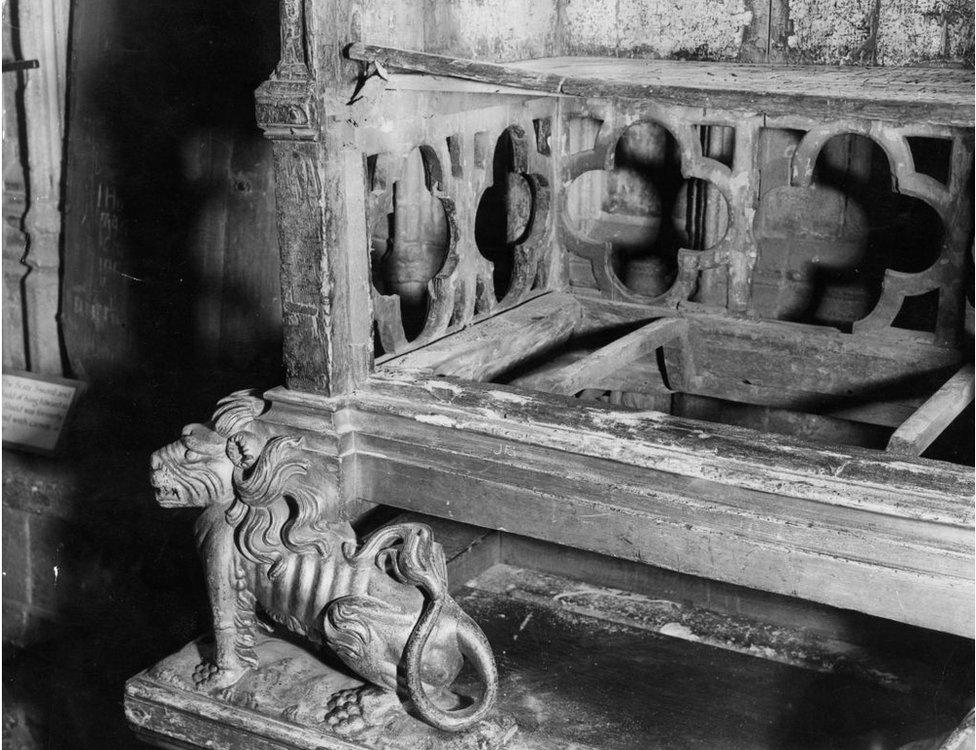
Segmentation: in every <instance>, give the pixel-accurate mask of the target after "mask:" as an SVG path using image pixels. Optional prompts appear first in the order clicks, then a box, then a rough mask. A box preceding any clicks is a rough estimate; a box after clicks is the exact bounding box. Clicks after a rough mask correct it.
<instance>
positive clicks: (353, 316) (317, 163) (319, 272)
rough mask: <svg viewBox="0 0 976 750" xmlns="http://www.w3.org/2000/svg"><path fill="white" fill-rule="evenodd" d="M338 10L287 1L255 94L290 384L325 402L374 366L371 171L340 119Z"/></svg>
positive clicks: (299, 0) (350, 387)
mask: <svg viewBox="0 0 976 750" xmlns="http://www.w3.org/2000/svg"><path fill="white" fill-rule="evenodd" d="M335 10H336V9H335V8H334V7H332V5H331V4H330V3H316V2H312V0H307V1H306V0H281V61H280V62H279V63H278V65H277V67H276V68H275V70H274V73H273V74H272V75H271V78H270V79H269V80H268V81H266V82H265V83H264V84H262V85H261V86H260V87H259V88H258V90H257V92H256V102H257V105H256V107H257V122H258V125H259V126H260V127H261V128H262V130H264V133H265V136H266V137H267V138H269V139H270V140H271V141H272V143H273V151H274V172H275V197H276V200H277V225H278V241H279V246H280V252H281V305H282V321H283V328H284V361H285V372H286V384H287V386H288V387H289V388H291V389H294V390H301V391H307V392H312V393H317V394H322V395H325V396H337V395H341V394H343V393H348V392H350V391H351V390H353V389H354V388H355V387H356V385H357V384H358V383H360V382H362V380H363V379H365V378H366V377H367V375H368V374H369V370H370V367H371V365H372V343H371V342H372V338H371V328H372V313H371V302H370V294H369V267H368V263H369V261H368V249H367V237H366V208H365V187H364V171H365V170H364V164H363V157H362V155H361V154H360V152H359V151H358V150H357V149H356V148H355V147H354V146H353V145H352V144H351V138H349V137H348V133H347V132H346V131H347V130H348V129H349V128H350V127H351V126H350V125H349V124H348V123H346V122H344V120H343V118H342V117H341V115H342V113H341V111H340V107H343V106H344V105H343V104H342V103H341V101H342V100H341V97H340V96H339V94H340V90H341V88H342V83H343V82H342V80H341V78H342V71H343V68H342V65H341V63H340V62H339V60H340V50H339V48H338V44H337V39H338V36H339V35H340V31H339V28H342V27H336V26H335V24H334V21H335V19H332V18H326V16H331V15H335ZM316 28H322V29H325V30H326V31H325V32H323V33H327V34H328V35H329V36H331V37H335V39H319V38H318V35H317V34H316ZM333 57H334V58H335V59H334V60H333V59H331V58H333ZM326 58H329V59H326Z"/></svg>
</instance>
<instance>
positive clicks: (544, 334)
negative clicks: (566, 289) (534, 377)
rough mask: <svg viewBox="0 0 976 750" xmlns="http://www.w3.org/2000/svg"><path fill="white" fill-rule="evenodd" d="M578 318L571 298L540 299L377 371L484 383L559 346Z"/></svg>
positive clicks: (579, 314) (389, 362) (547, 296)
mask: <svg viewBox="0 0 976 750" xmlns="http://www.w3.org/2000/svg"><path fill="white" fill-rule="evenodd" d="M581 317H582V308H581V307H580V304H579V303H578V302H577V301H576V299H575V298H574V297H573V296H572V295H571V294H563V293H556V292H554V293H551V294H545V295H542V296H540V297H535V298H534V299H531V300H529V301H528V302H525V303H523V304H522V305H519V306H518V307H516V308H513V309H510V310H507V311H506V312H504V313H502V314H500V315H496V316H494V317H492V318H489V319H487V320H484V321H482V322H480V323H476V324H474V325H472V326H470V327H468V328H465V329H463V330H461V331H459V332H457V333H453V334H450V335H448V336H445V337H444V338H442V339H438V340H437V341H435V342H433V343H432V344H429V345H428V346H425V347H423V348H421V349H416V350H414V351H412V352H408V353H407V354H403V355H401V356H399V357H393V358H392V359H388V360H387V361H386V362H384V363H383V365H382V366H381V367H380V369H381V370H412V371H418V372H427V373H432V374H436V375H443V376H452V377H457V378H465V379H468V380H488V379H490V378H492V377H494V376H496V375H498V374H500V373H502V372H504V371H506V370H508V369H509V368H510V367H513V366H515V365H517V364H519V363H521V362H524V361H527V360H530V359H532V358H533V357H537V356H539V355H540V354H542V353H543V352H546V351H548V350H550V349H553V348H555V347H558V346H560V345H561V344H563V343H564V342H565V341H566V340H567V339H569V337H570V335H572V333H573V331H574V329H575V328H576V325H577V324H578V323H579V321H580V318H581Z"/></svg>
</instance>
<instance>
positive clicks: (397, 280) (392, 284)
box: [367, 117, 552, 358]
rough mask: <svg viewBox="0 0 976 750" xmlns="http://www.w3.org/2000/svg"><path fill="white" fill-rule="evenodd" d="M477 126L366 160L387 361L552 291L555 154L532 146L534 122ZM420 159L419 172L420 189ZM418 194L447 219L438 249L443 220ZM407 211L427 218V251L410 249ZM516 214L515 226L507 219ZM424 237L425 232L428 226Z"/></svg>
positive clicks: (378, 318)
mask: <svg viewBox="0 0 976 750" xmlns="http://www.w3.org/2000/svg"><path fill="white" fill-rule="evenodd" d="M472 122H473V123H477V124H478V125H480V126H483V127H484V128H485V129H483V130H481V129H479V130H473V129H466V130H463V131H460V132H453V133H450V134H448V135H445V134H443V133H440V134H438V133H435V134H433V135H432V134H430V133H429V132H428V133H426V134H425V137H424V139H423V142H422V143H420V144H418V145H415V146H412V147H409V146H404V145H402V144H400V148H398V149H397V150H395V151H384V152H381V153H377V154H375V155H373V156H370V157H368V159H367V164H368V168H367V219H368V222H367V223H368V231H369V236H370V240H371V246H372V252H371V256H372V270H373V290H372V291H373V310H374V319H375V325H376V336H377V339H378V342H379V348H380V349H381V353H380V356H382V357H384V358H385V357H388V356H391V355H395V354H398V353H401V352H403V351H406V350H409V349H412V348H415V347H416V346H420V345H422V344H426V343H429V342H431V341H433V340H436V339H437V338H440V337H442V336H444V335H446V334H448V333H451V332H453V331H455V330H458V329H460V328H462V327H464V326H466V325H468V324H470V323H471V322H472V321H474V320H476V319H477V318H479V317H481V316H484V315H489V314H494V313H496V312H498V311H500V310H501V309H504V308H507V307H511V306H514V305H517V304H519V303H520V302H522V301H524V300H526V299H528V298H529V297H530V296H532V295H534V294H536V293H539V292H540V291H541V290H543V289H546V288H547V287H548V284H549V265H550V263H549V252H550V246H551V244H552V243H551V227H550V222H549V202H550V185H549V180H548V178H547V176H546V174H547V173H548V172H549V170H550V166H549V155H548V154H545V153H541V150H540V149H538V148H536V146H535V144H534V142H531V141H532V139H531V137H530V135H528V134H531V133H533V131H534V130H535V129H536V128H535V127H534V125H533V121H532V119H531V118H530V119H528V122H527V123H523V122H520V121H515V122H513V121H512V118H511V117H507V118H505V119H504V120H503V121H501V122H498V118H497V117H496V122H494V123H492V122H491V121H490V118H488V121H486V119H485V118H481V119H480V120H479V119H477V118H472ZM434 144H438V145H436V146H435V145H434ZM506 144H507V148H505V150H506V159H507V161H508V162H509V163H508V164H507V165H503V164H500V161H499V159H498V158H496V157H497V153H498V151H499V150H500V149H501V148H502V147H503V146H506ZM418 153H419V161H420V163H421V164H422V172H423V179H422V180H421V181H419V182H418V179H417V176H416V174H417V161H418V157H417V154H418ZM506 159H502V160H501V161H502V162H504V161H506ZM504 166H507V168H502V167H504ZM418 188H422V190H426V191H427V193H428V195H429V196H430V198H431V199H432V200H433V201H434V202H436V203H437V204H439V207H440V209H441V211H442V213H443V221H442V222H441V223H442V225H443V231H442V232H441V233H440V234H441V245H438V242H437V237H436V235H438V221H437V220H436V219H433V220H432V219H431V214H430V213H429V207H428V206H425V205H424V199H423V198H422V197H421V198H420V199H419V200H418V199H417V197H416V196H417V194H418ZM507 199H510V205H509V204H506V203H505V202H506V200H507ZM500 207H502V208H505V210H504V211H499V208H500ZM406 211H413V212H414V213H419V215H420V216H421V218H424V217H426V219H425V221H426V227H427V228H428V229H430V230H433V231H428V234H432V235H434V236H433V237H430V238H428V241H427V242H426V247H427V250H428V251H427V252H419V251H418V248H420V247H421V246H422V245H425V243H424V242H418V241H412V242H404V236H405V233H404V232H403V231H400V230H399V224H398V222H401V223H402V222H404V221H406V223H408V224H410V223H412V222H411V221H410V220H409V219H406V220H405V219H404V218H403V217H404V213H405V212H406ZM398 212H399V214H398ZM512 212H514V213H516V214H517V215H518V217H519V219H518V220H517V221H512V220H511V213H512ZM499 214H502V215H499ZM492 222H494V224H493V223H492ZM419 223H420V224H421V225H423V224H424V221H420V222H419ZM486 227H487V230H486ZM412 228H413V229H417V227H412ZM479 228H480V231H479ZM420 230H421V231H420V234H423V230H424V227H423V226H421V227H420ZM513 230H515V231H513ZM479 235H485V236H487V238H488V239H487V241H486V239H485V237H484V236H479ZM479 240H481V242H480V245H481V247H479ZM398 242H399V246H398ZM486 243H487V244H486ZM405 245H410V248H407V247H405ZM411 248H412V249H411ZM407 250H410V251H409V252H406V251H407ZM411 253H412V254H411ZM418 284H419V285H421V286H420V287H418ZM418 305H420V306H421V307H422V308H423V309H422V310H421V311H420V313H421V320H420V321H419V322H418V321H417V320H415V319H411V317H412V316H410V315H409V314H408V313H409V312H410V311H411V309H413V310H414V311H416V308H417V306H418Z"/></svg>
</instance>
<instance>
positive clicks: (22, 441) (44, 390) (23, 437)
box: [3, 373, 78, 452]
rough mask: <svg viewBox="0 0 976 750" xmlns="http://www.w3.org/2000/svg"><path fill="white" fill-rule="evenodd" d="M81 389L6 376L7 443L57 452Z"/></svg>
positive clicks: (5, 425)
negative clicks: (69, 411)
mask: <svg viewBox="0 0 976 750" xmlns="http://www.w3.org/2000/svg"><path fill="white" fill-rule="evenodd" d="M77 390H78V388H77V386H74V385H69V384H63V383H58V382H51V381H48V380H42V379H38V378H33V377H30V376H28V375H12V374H9V373H4V374H3V442H4V443H8V444H14V446H15V447H16V446H17V445H20V446H23V447H24V448H27V449H31V448H33V449H35V450H40V451H43V452H50V451H53V450H54V449H55V448H56V447H57V444H58V440H59V438H60V437H61V430H62V428H63V427H64V423H65V419H66V418H67V416H68V410H69V409H70V408H71V404H72V403H73V402H74V398H75V394H76V392H77Z"/></svg>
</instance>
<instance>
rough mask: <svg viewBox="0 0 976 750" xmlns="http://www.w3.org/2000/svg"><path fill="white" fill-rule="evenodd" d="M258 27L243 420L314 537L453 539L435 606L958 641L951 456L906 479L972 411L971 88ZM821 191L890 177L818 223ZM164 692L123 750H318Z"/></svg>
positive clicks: (957, 466) (216, 705)
mask: <svg viewBox="0 0 976 750" xmlns="http://www.w3.org/2000/svg"><path fill="white" fill-rule="evenodd" d="M340 7H342V8H344V9H343V10H337V8H340ZM282 9H283V13H282V36H281V38H282V56H281V62H280V64H279V65H278V67H277V69H276V70H275V72H274V74H273V75H272V77H271V79H270V80H269V81H267V83H265V84H264V85H263V86H262V87H261V88H260V89H259V90H258V92H257V119H258V122H259V124H260V126H261V127H262V128H263V129H264V131H265V133H266V135H267V137H268V138H269V139H271V141H272V142H273V147H274V160H275V174H276V194H277V212H278V230H279V238H280V248H281V274H282V283H283V295H282V305H283V312H284V326H285V330H284V351H285V359H286V366H287V381H286V384H285V386H283V387H281V388H277V389H274V390H272V391H270V392H267V393H265V394H264V399H265V400H266V402H267V404H268V408H267V410H266V411H265V412H264V413H263V414H261V415H260V416H259V417H258V419H259V420H260V421H261V422H262V423H264V424H265V425H266V426H267V427H268V428H269V429H273V430H274V431H275V432H276V433H277V434H281V435H287V436H294V437H301V438H302V440H303V442H302V450H303V451H304V454H305V458H306V460H307V461H308V462H309V464H311V465H312V466H313V467H314V470H315V472H316V474H317V476H319V477H321V481H322V482H328V483H331V484H332V486H333V487H334V488H335V492H336V493H337V496H338V497H339V498H340V502H341V505H342V507H343V509H344V513H345V515H346V517H348V518H350V519H354V518H357V517H359V516H360V515H361V514H362V513H364V512H365V511H367V510H369V509H370V508H373V507H375V506H378V505H382V506H388V507H393V508H398V509H402V510H403V511H409V512H412V513H416V514H422V515H423V516H426V517H433V518H436V519H445V520H447V521H452V522H456V523H457V524H461V525H460V526H451V525H448V526H445V527H444V528H445V529H453V531H445V532H444V533H445V534H448V535H450V534H456V535H457V537H456V540H455V541H456V549H458V550H463V551H465V555H461V554H460V552H458V554H457V555H456V556H455V557H451V555H450V554H449V562H450V565H451V566H452V567H451V570H452V574H453V575H454V576H455V577H456V578H458V579H459V580H458V583H463V579H464V578H465V577H471V576H472V575H473V574H475V573H477V572H478V570H479V569H480V568H483V567H484V566H485V565H487V564H488V563H489V562H497V561H498V560H499V557H498V555H499V554H503V553H500V552H499V549H508V550H510V551H511V550H516V549H522V550H527V549H530V548H531V549H534V550H535V553H534V554H535V555H536V556H539V555H544V554H550V555H556V556H557V557H558V556H559V555H562V557H560V558H559V559H561V560H563V561H564V562H563V563H560V564H565V565H566V566H568V567H569V568H574V566H575V568H574V570H575V569H578V571H577V572H578V574H579V575H585V573H586V570H587V566H590V567H589V570H590V571H591V572H593V574H594V575H595V576H597V577H598V578H599V577H600V576H601V575H603V574H600V573H599V572H598V571H600V570H604V568H603V567H601V566H609V567H606V569H607V570H610V569H613V570H617V571H619V570H623V569H624V567H622V566H626V569H627V570H628V571H631V572H630V573H628V575H631V576H632V577H633V576H638V577H639V576H641V575H645V574H644V573H639V572H634V571H639V570H640V569H641V568H644V567H646V568H647V570H655V571H662V570H663V571H674V572H675V573H676V574H681V575H684V576H691V577H694V579H693V580H708V581H716V582H722V583H724V584H730V585H732V586H734V587H745V589H748V590H756V591H759V592H768V593H769V594H771V595H776V596H782V597H792V598H794V599H799V600H806V601H810V602H814V603H817V604H819V605H827V606H828V607H829V608H836V609H838V610H845V611H853V612H857V613H862V614H863V615H869V616H872V617H877V618H884V619H885V620H890V621H895V622H898V623H905V624H908V625H911V626H918V627H921V628H925V629H929V630H932V631H940V632H942V633H947V634H952V635H956V636H963V637H965V638H970V639H971V638H972V637H973V635H974V621H973V600H974V581H973V532H974V521H973V494H974V482H973V469H972V466H971V465H967V464H966V462H967V461H971V451H970V453H969V456H968V458H965V457H964V458H963V459H961V461H962V462H961V463H960V462H953V461H950V460H943V459H932V458H927V457H924V456H923V454H926V451H929V450H930V449H931V448H932V446H935V447H936V448H938V447H939V445H940V443H939V440H940V436H942V437H941V440H942V444H943V448H945V445H944V444H945V443H946V442H948V443H950V444H951V443H957V442H958V441H959V440H960V438H959V437H958V435H965V434H966V433H965V420H966V419H967V414H966V409H967V408H971V407H970V406H969V405H970V404H971V402H972V400H973V363H972V348H973V344H972V341H973V339H972V336H973V306H972V296H971V295H972V286H971V278H972V273H973V272H972V257H973V256H972V248H973V231H972V228H973V187H972V186H973V107H972V95H973V77H972V72H971V71H962V70H951V69H912V70H908V69H892V68H886V69H882V68H870V69H864V68H815V67H796V66H794V67H772V66H767V65H743V64H723V63H697V62H674V61H655V60H632V59H608V58H550V59H539V60H531V61H527V62H523V63H517V64H504V65H503V64H494V63H489V62H477V61H472V60H466V59H456V58H449V57H443V56H438V55H433V54H427V53H423V52H415V51H408V50H404V49H396V48H392V47H382V46H376V45H372V44H369V43H368V40H363V39H361V36H362V32H361V28H362V19H361V17H360V13H362V11H361V10H360V9H359V8H357V7H356V6H355V5H350V6H349V7H348V8H345V7H344V4H330V3H317V2H307V3H304V4H303V3H301V2H299V0H285V1H284V2H283V3H282ZM852 136H856V137H857V138H852ZM838 144H840V145H838ZM838 159H841V160H844V159H846V160H847V161H848V166H849V163H850V160H852V159H853V160H854V161H855V162H856V163H857V164H860V165H861V168H862V171H863V172H864V173H865V175H866V174H867V173H869V172H870V173H873V174H875V175H876V174H878V173H887V175H888V177H889V178H890V180H889V181H888V182H887V183H885V184H883V185H880V186H879V184H878V182H877V180H874V181H871V180H868V179H867V177H865V182H864V184H863V190H862V192H861V193H859V194H857V195H853V194H851V193H844V192H843V191H841V190H838V189H836V187H837V186H836V185H835V184H833V183H831V174H832V171H831V170H832V165H834V166H835V165H836V162H837V160H838ZM872 170H873V172H872ZM882 187H883V188H884V189H883V190H881V188H882ZM882 194H883V195H884V197H883V199H882V198H881V197H879V196H881V195H882ZM852 195H853V197H852ZM879 202H880V203H879ZM876 204H877V205H883V206H884V207H885V208H882V209H878V208H877V206H876ZM879 211H880V214H879ZM879 215H883V217H884V218H885V221H887V222H888V223H887V224H886V226H887V227H888V230H887V234H885V233H884V232H882V233H881V234H880V235H873V239H872V240H870V242H868V244H867V246H866V247H865V245H864V239H863V238H864V236H866V234H865V233H866V232H868V230H869V229H870V228H871V227H872V226H874V225H876V224H877V222H878V221H879V220H878V218H877V217H878V216H879ZM838 217H840V219H838ZM831 221H832V222H833V223H832V224H831V223H830V222H831ZM838 222H839V223H838ZM923 245H924V248H923V247H922V246H923ZM969 413H971V411H970V412H969ZM960 424H962V425H963V427H962V428H960V427H959V425H960ZM950 425H954V426H955V427H954V429H956V430H957V432H955V433H951V432H950V434H949V435H948V436H943V433H944V432H946V430H947V428H950ZM970 437H971V435H970ZM951 448H952V446H951V445H950V446H949V449H947V450H942V452H941V453H938V455H942V456H951V454H952V450H951ZM499 539H503V540H507V541H502V542H500V541H498V540H499ZM479 545H480V546H479ZM492 545H494V546H492ZM499 545H500V546H499ZM505 545H508V546H507V547H505ZM554 545H558V547H556V546H554ZM475 547H478V549H479V550H480V551H479V552H478V553H477V554H475V553H473V552H472V550H473V549H474V548H475ZM539 550H543V552H540V551H539ZM545 550H548V552H545ZM553 550H561V551H560V552H558V554H557V553H556V552H553ZM571 550H577V551H579V552H580V554H582V555H588V554H589V553H596V554H595V555H592V556H590V557H586V558H585V559H586V560H588V561H589V562H588V563H586V564H585V565H584V564H582V563H578V562H576V563H570V562H567V561H568V560H569V557H567V555H569V556H571V555H570V552H569V551H571ZM511 554H515V553H514V552H511ZM478 555H481V556H482V557H480V558H479V557H478ZM503 556H504V554H503ZM611 558H612V559H613V560H615V561H616V562H599V560H605V561H606V560H610V559H611ZM574 559H576V558H574ZM579 559H583V558H579ZM614 566H616V567H614ZM556 567H558V565H556ZM580 571H582V572H580ZM648 575H649V574H648ZM604 578H606V576H604ZM689 580H692V579H689ZM783 601H785V599H784V600H783ZM178 668H179V664H177V663H176V662H174V663H173V664H171V665H170V671H169V672H167V671H166V669H159V668H157V669H156V671H155V672H153V671H152V670H150V672H148V673H146V674H144V675H141V676H137V677H136V678H133V680H132V681H130V683H129V686H128V688H127V711H128V715H129V719H130V722H131V723H132V724H133V726H135V727H136V728H137V729H139V730H140V731H141V732H143V733H144V734H145V735H146V736H151V737H152V738H153V739H154V741H157V742H163V743H166V742H168V743H171V744H172V746H184V744H189V745H194V746H195V745H196V744H200V743H201V742H202V740H201V737H204V736H209V737H211V738H216V739H214V741H215V742H216V744H215V745H214V746H219V747H224V746H233V743H234V742H235V741H240V740H239V737H240V736H241V735H240V733H241V732H244V733H245V734H246V736H248V737H250V738H251V740H250V741H252V742H253V743H255V744H250V745H249V746H250V747H259V746H260V747H321V746H328V747H333V746H335V747H347V745H346V744H342V741H340V740H338V739H334V738H333V739H329V738H328V737H327V735H323V734H316V733H315V732H312V730H310V729H308V727H307V726H304V727H301V726H299V725H298V724H295V723H290V722H289V720H288V718H287V717H284V718H283V717H282V716H281V715H280V714H275V711H276V710H280V705H278V704H274V705H271V704H273V703H274V701H273V700H272V699H271V698H268V699H267V700H266V701H265V703H262V700H264V699H263V698H262V692H261V690H260V689H259V688H252V689H251V692H250V693H249V698H248V700H250V701H251V703H250V704H247V705H244V704H243V703H242V702H241V701H242V700H243V699H241V698H240V696H238V700H237V701H236V702H235V700H232V699H230V698H226V696H225V697H224V698H221V697H219V696H217V697H214V696H210V697H208V698H206V699H204V698H201V697H200V696H196V695H194V694H193V693H192V691H181V690H180V689H179V685H180V684H181V683H180V680H179V676H178V675H174V673H173V670H176V671H178ZM277 679H279V681H280V680H285V681H287V680H288V679H289V678H288V676H287V675H285V676H284V677H282V675H281V674H279V675H278V678H277ZM167 680H169V682H167ZM269 684H270V683H269ZM174 686H175V687H174ZM265 688H266V689H267V690H269V691H270V690H271V687H269V686H268V685H265ZM275 700H278V699H275ZM268 701H270V703H268ZM245 703H246V701H245ZM279 703H280V701H279ZM242 705H244V707H243V708H242ZM268 706H271V707H270V708H269V707H268ZM275 706H277V708H275ZM246 709H254V711H257V713H254V712H253V711H252V712H251V713H248V710H246ZM262 710H263V711H265V713H264V714H262V713H261V711H262ZM188 717H193V720H192V721H191V720H190V719H189V718H188ZM201 717H202V718H201ZM255 717H257V718H255ZM194 722H196V723H194ZM201 722H202V724H201ZM208 722H209V723H208ZM203 724H206V726H209V727H210V731H212V734H211V735H206V733H203V734H201V730H200V728H199V727H200V726H202V725H203ZM523 730H524V728H523ZM411 731H412V730H411ZM418 731H419V730H418ZM512 731H514V730H512V729H511V727H509V728H507V729H505V732H508V733H509V734H507V735H505V736H504V737H503V736H502V735H504V734H505V732H502V734H500V735H498V736H493V737H492V738H491V742H496V743H498V746H502V745H503V744H504V742H505V741H508V740H510V739H511V736H512V735H511V732H512ZM310 732H311V733H310ZM313 735H314V736H313ZM403 736H404V737H407V735H403ZM410 736H413V735H410ZM532 736H534V735H531V733H529V734H525V733H524V731H523V740H525V741H526V742H529V740H531V742H540V743H541V740H538V739H531V737H532ZM235 737H236V738H237V740H235V739H234V738H235ZM526 737H528V738H529V739H525V738H526ZM258 738H260V739H258ZM506 738H507V739H506ZM414 741H415V740H414ZM485 741H486V742H488V740H485ZM330 742H331V743H333V744H329V743H330ZM403 742H405V743H407V744H409V737H408V739H405V740H403ZM444 742H448V740H444ZM531 742H529V744H530V745H531ZM180 743H184V744H180ZM376 746H379V745H376ZM445 746H448V745H445ZM486 746H487V745H486ZM531 746H533V747H534V746H539V747H543V746H545V747H548V746H549V745H545V744H544V743H543V744H538V745H531Z"/></svg>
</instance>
